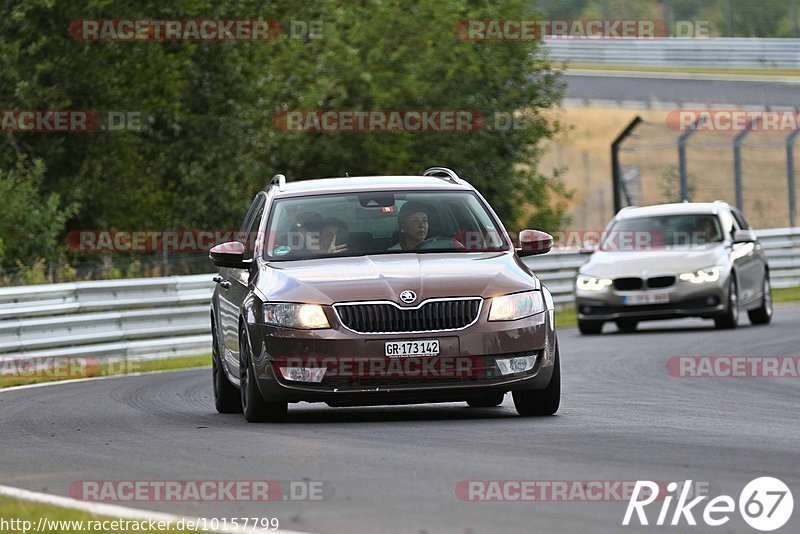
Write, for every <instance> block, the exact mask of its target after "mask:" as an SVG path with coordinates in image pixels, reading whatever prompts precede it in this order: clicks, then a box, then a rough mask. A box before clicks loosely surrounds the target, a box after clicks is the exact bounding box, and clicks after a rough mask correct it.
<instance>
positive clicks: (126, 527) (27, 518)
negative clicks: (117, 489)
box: [0, 497, 208, 534]
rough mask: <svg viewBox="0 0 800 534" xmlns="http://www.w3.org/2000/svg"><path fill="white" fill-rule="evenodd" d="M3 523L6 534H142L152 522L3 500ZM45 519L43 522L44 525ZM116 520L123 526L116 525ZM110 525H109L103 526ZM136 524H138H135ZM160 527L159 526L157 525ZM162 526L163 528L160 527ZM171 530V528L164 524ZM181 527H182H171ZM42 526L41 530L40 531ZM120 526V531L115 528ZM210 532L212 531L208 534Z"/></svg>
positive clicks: (0, 514)
mask: <svg viewBox="0 0 800 534" xmlns="http://www.w3.org/2000/svg"><path fill="white" fill-rule="evenodd" d="M0 518H2V519H0V522H2V521H5V522H6V523H5V524H3V525H2V527H3V530H2V531H3V532H34V531H35V532H37V533H38V534H73V533H80V532H117V533H123V534H126V533H133V532H136V533H139V532H143V531H146V530H147V528H148V521H146V520H136V519H119V518H113V517H106V516H100V515H94V514H90V513H87V512H82V511H80V510H72V509H70V508H61V507H59V506H53V505H50V504H41V503H37V502H31V501H24V500H19V499H12V498H9V497H0ZM40 520H41V523H40ZM113 521H119V522H120V523H117V524H113V523H112V522H113ZM124 521H127V523H122V522H124ZM103 522H106V523H103ZM134 523H136V524H138V528H137V525H134ZM156 525H158V523H157V522H156ZM158 526H161V525H158ZM163 526H165V527H167V525H163ZM170 526H171V527H177V526H178V525H170ZM39 527H41V530H37V528H39ZM115 527H116V528H115ZM157 532H171V533H176V534H181V533H189V532H198V531H196V530H188V529H178V528H167V529H164V530H161V529H159V530H158V531H157ZM206 532H208V531H206Z"/></svg>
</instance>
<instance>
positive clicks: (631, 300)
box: [622, 293, 669, 306]
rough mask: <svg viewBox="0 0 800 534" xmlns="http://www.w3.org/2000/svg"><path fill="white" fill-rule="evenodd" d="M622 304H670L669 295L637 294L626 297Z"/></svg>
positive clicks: (623, 298)
mask: <svg viewBox="0 0 800 534" xmlns="http://www.w3.org/2000/svg"><path fill="white" fill-rule="evenodd" d="M622 303H623V304H625V305H626V306H636V305H637V304H668V303H669V293H637V294H636V295H625V296H624V297H622Z"/></svg>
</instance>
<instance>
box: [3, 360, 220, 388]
mask: <svg viewBox="0 0 800 534" xmlns="http://www.w3.org/2000/svg"><path fill="white" fill-rule="evenodd" d="M209 367H211V366H210V365H198V366H195V367H182V368H180V369H161V370H158V371H141V372H138V373H123V374H118V375H106V376H91V377H88V378H70V379H68V380H51V381H49V382H37V383H35V384H23V385H21V386H10V387H7V388H0V393H7V392H9V391H19V390H21V389H34V388H43V387H46V386H58V385H61V384H74V383H76V382H95V381H97V380H109V379H112V378H126V377H129V376H147V375H157V374H162V373H176V372H178V371H191V370H195V369H208V368H209Z"/></svg>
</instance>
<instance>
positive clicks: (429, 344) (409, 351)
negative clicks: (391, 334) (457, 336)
mask: <svg viewBox="0 0 800 534" xmlns="http://www.w3.org/2000/svg"><path fill="white" fill-rule="evenodd" d="M438 354H439V340H438V339H419V340H415V341H387V342H386V356H388V357H390V358H406V357H409V356H437V355H438Z"/></svg>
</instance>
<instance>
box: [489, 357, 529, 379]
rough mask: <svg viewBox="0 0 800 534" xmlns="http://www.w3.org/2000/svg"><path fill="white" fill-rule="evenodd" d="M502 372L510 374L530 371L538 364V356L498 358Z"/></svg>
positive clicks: (498, 365)
mask: <svg viewBox="0 0 800 534" xmlns="http://www.w3.org/2000/svg"><path fill="white" fill-rule="evenodd" d="M496 361H497V367H499V368H500V373H501V374H504V375H510V374H513V373H524V372H525V371H530V370H531V369H533V368H534V366H535V365H536V356H535V355H533V356H519V357H517V358H505V359H502V360H496Z"/></svg>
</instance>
